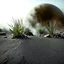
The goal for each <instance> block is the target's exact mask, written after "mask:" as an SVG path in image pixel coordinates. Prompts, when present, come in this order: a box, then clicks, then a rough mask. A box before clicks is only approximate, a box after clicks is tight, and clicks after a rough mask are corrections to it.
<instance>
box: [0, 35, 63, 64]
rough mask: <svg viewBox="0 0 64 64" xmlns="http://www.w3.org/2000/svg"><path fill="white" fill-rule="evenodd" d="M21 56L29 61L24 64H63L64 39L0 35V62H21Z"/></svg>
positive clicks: (7, 63) (2, 63)
mask: <svg viewBox="0 0 64 64" xmlns="http://www.w3.org/2000/svg"><path fill="white" fill-rule="evenodd" d="M23 56H24V59H26V61H27V62H29V63H24V64H31V63H32V64H38V63H39V64H64V39H53V38H43V37H36V36H33V37H30V39H11V38H10V37H8V38H3V37H2V36H0V64H23V63H22V62H21V61H22V58H23ZM7 60H8V61H7Z"/></svg>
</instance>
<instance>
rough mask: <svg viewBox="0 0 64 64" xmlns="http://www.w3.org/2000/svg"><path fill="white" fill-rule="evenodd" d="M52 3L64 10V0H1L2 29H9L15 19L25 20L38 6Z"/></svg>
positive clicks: (0, 21)
mask: <svg viewBox="0 0 64 64" xmlns="http://www.w3.org/2000/svg"><path fill="white" fill-rule="evenodd" d="M43 3H51V4H54V5H56V6H57V7H59V8H60V9H61V10H62V11H63V10H64V8H63V7H64V0H0V27H2V25H3V26H4V27H7V24H10V23H11V20H12V17H13V18H25V16H26V15H27V14H28V12H29V11H30V10H31V9H32V8H33V7H35V6H36V5H38V4H43Z"/></svg>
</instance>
